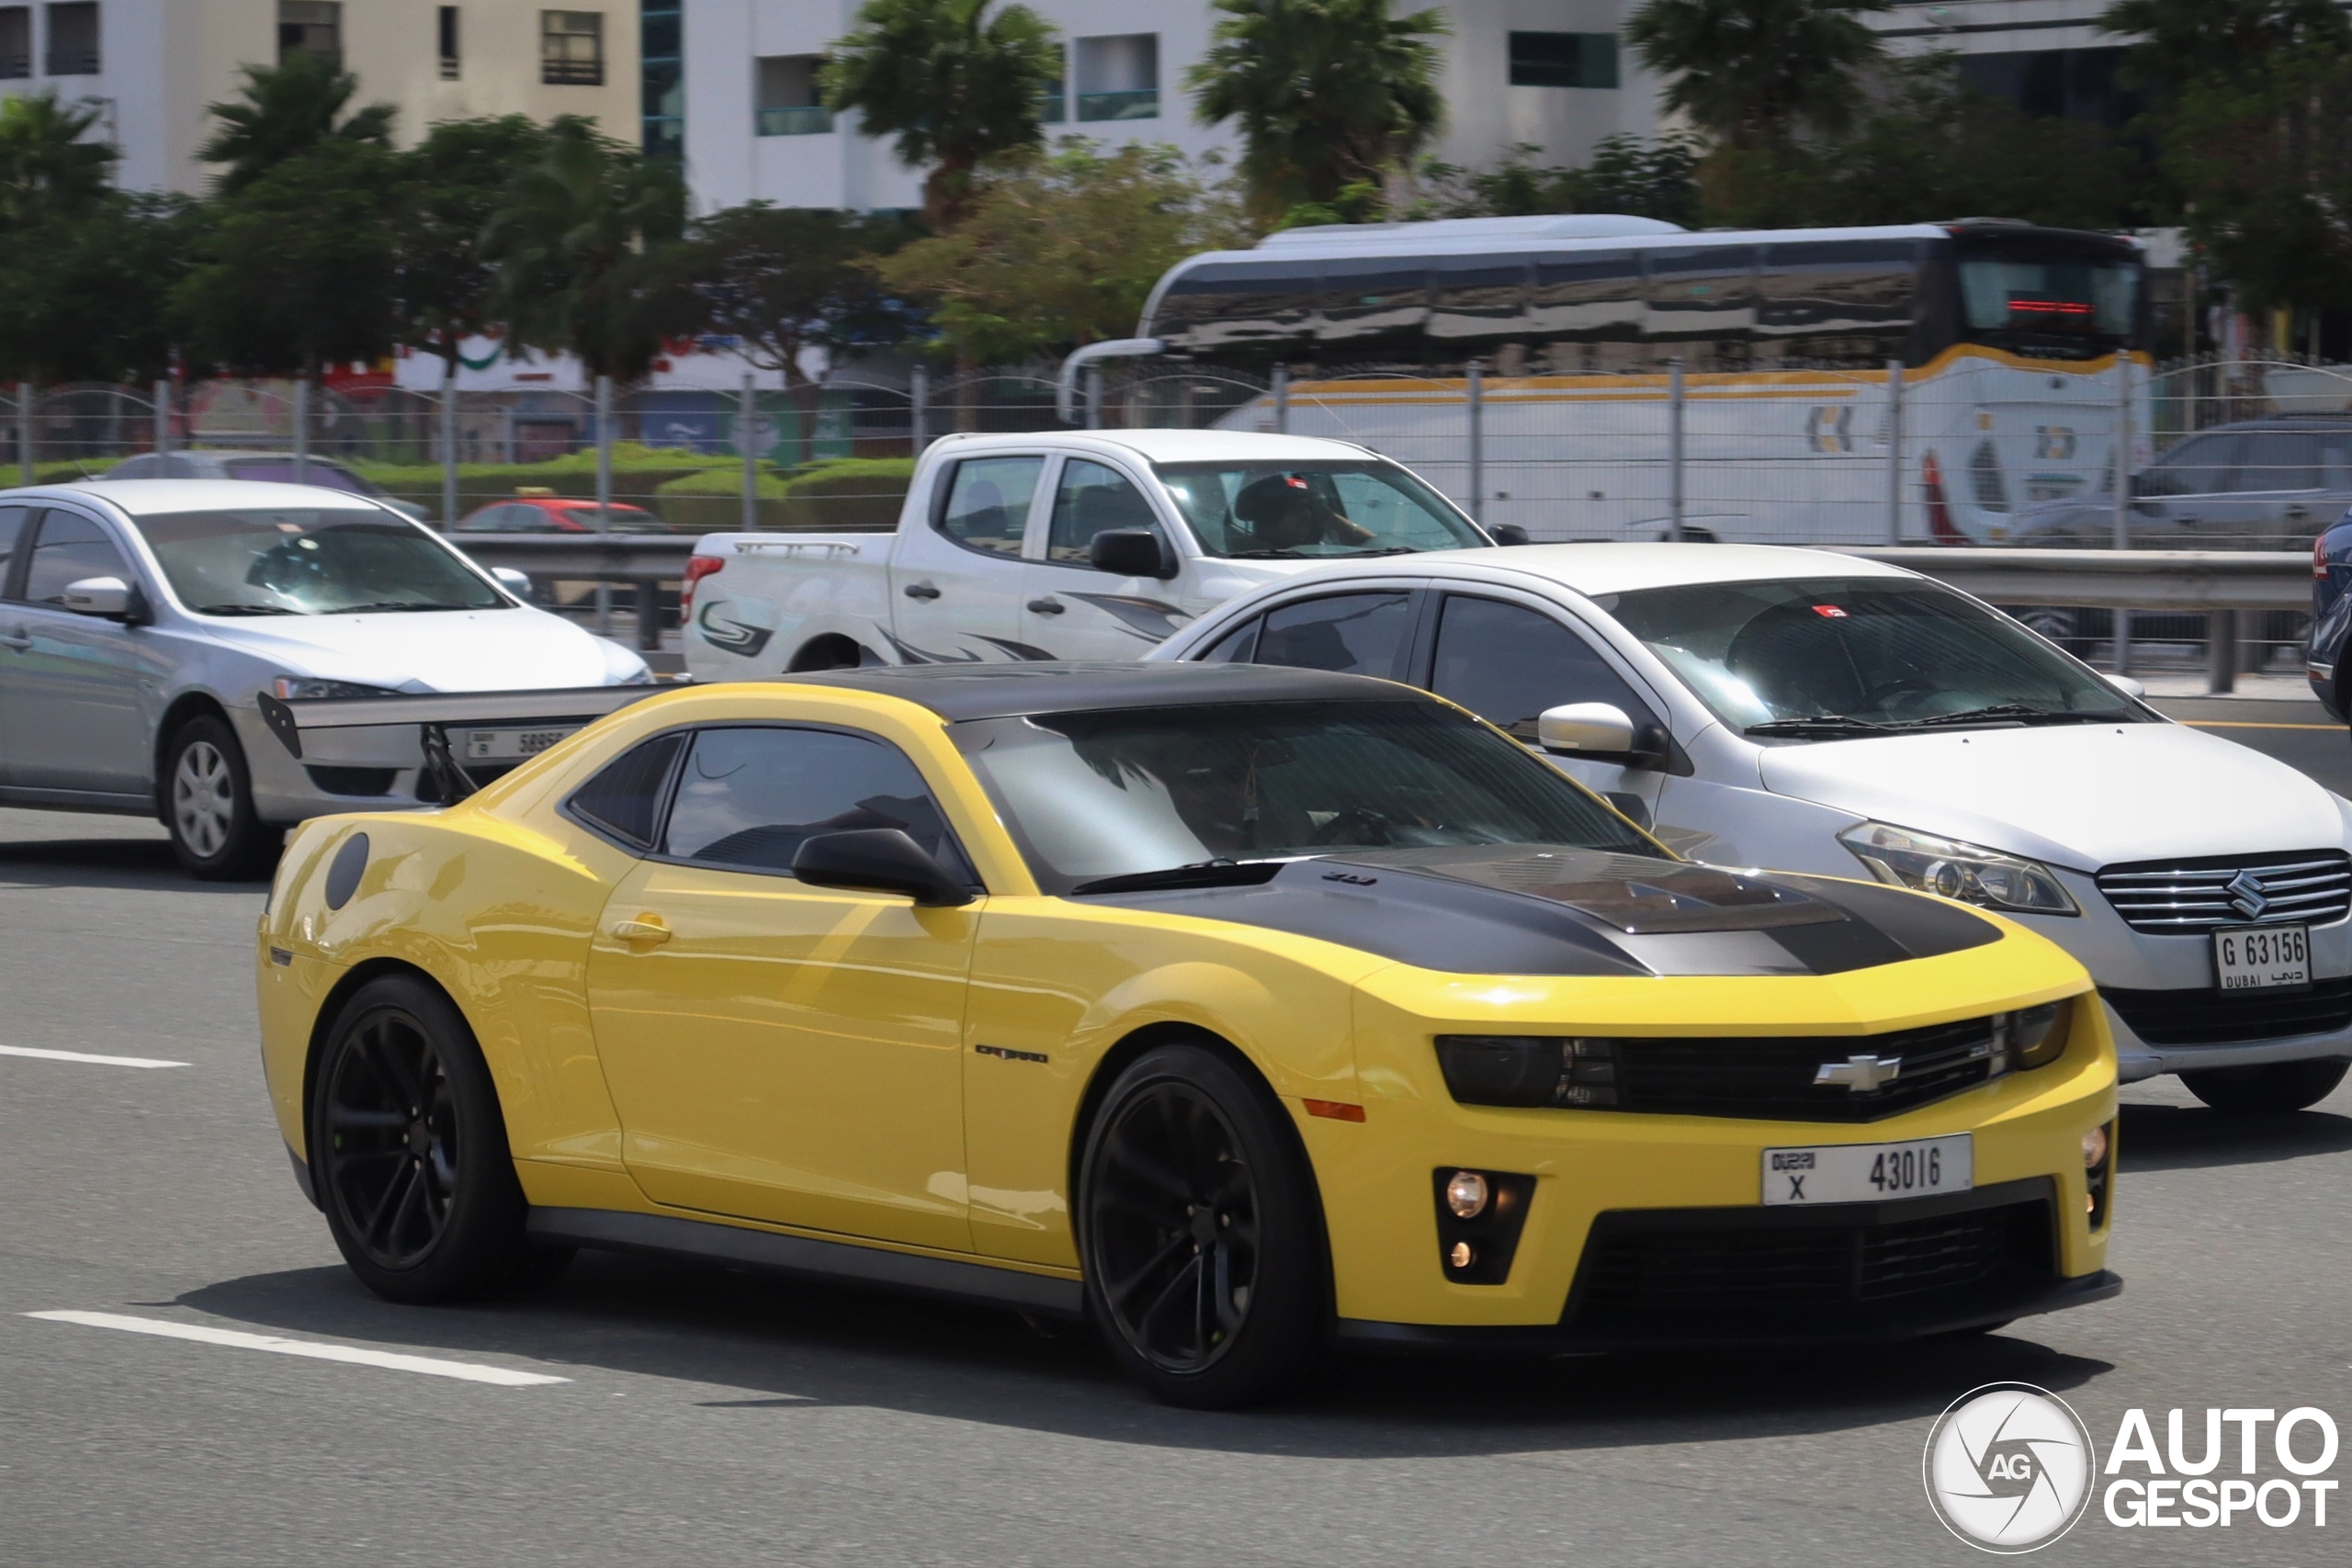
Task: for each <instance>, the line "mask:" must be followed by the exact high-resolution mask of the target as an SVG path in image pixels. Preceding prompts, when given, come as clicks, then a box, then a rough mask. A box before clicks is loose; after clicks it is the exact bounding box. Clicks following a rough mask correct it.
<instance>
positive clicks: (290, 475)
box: [223, 457, 383, 495]
mask: <svg viewBox="0 0 2352 1568" xmlns="http://www.w3.org/2000/svg"><path fill="white" fill-rule="evenodd" d="M223 466H224V468H226V470H227V472H228V475H229V477H230V478H231V479H254V480H258V481H261V482H265V483H268V484H282V485H292V484H305V485H317V486H319V487H320V488H321V489H322V490H340V491H350V492H351V493H352V494H353V495H380V494H381V493H383V492H382V491H379V490H378V489H377V488H376V487H375V486H374V485H371V484H369V483H368V481H367V480H366V479H361V478H360V477H359V476H358V475H357V474H355V473H353V472H352V471H351V470H350V469H349V468H345V467H343V466H342V465H341V464H339V463H330V462H327V461H325V460H323V459H322V458H318V457H312V458H311V459H310V460H309V461H308V462H305V463H297V462H295V460H294V459H293V458H291V457H232V458H231V459H230V460H229V461H228V462H227V463H226V464H225V465H223Z"/></svg>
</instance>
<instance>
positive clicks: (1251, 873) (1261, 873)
mask: <svg viewBox="0 0 2352 1568" xmlns="http://www.w3.org/2000/svg"><path fill="white" fill-rule="evenodd" d="M1286 864H1288V862H1287V861H1278V860H1252V861H1237V860H1234V859H1233V858H1232V857H1230V856H1227V855H1219V856H1218V857H1217V858H1216V859H1215V860H1203V861H1194V862H1193V863H1192V864H1190V865H1171V866H1167V867H1163V868H1162V869H1160V870H1159V871H1131V872H1127V873H1125V874H1123V875H1119V876H1098V877H1096V878H1095V879H1094V880H1093V881H1091V882H1081V883H1080V884H1079V885H1078V886H1075V887H1073V888H1071V889H1070V892H1071V893H1072V894H1073V895H1076V894H1083V893H1143V892H1148V891H1151V890H1153V889H1156V888H1161V887H1254V886H1260V885H1261V884H1264V883H1268V882H1272V880H1273V879H1274V876H1275V874H1277V873H1279V872H1280V871H1281V870H1282V868H1283V866H1284V865H1286Z"/></svg>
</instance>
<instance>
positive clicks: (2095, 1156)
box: [2083, 1127, 2107, 1170]
mask: <svg viewBox="0 0 2352 1568" xmlns="http://www.w3.org/2000/svg"><path fill="white" fill-rule="evenodd" d="M2106 1163H2107V1129H2106V1128H2104V1127H2094V1128H2092V1129H2091V1130H2090V1131H2089V1132H2087V1133H2085V1134H2083V1168H2084V1169H2085V1170H2097V1169H2098V1168H2099V1167H2100V1166H2103V1165H2105V1164H2106Z"/></svg>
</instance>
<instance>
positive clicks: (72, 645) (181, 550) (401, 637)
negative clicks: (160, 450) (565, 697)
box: [0, 479, 652, 877]
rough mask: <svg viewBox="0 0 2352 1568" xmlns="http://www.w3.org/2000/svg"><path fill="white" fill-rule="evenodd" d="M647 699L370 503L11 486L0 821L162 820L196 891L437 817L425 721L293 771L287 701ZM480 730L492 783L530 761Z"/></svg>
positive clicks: (416, 529) (6, 510)
mask: <svg viewBox="0 0 2352 1568" xmlns="http://www.w3.org/2000/svg"><path fill="white" fill-rule="evenodd" d="M651 680H652V676H651V675H650V672H649V671H647V669H646V666H645V662H644V660H641V659H639V657H638V656H637V655H636V654H634V653H632V652H630V651H629V650H628V649H624V648H622V647H620V646H619V645H618V644H616V643H613V642H609V641H606V640H605V639H604V638H601V637H594V636H591V635H590V634H589V633H588V632H586V631H584V630H582V629H581V628H580V627H578V626H573V625H572V624H571V623H570V622H569V621H565V620H563V619H561V618H560V617H559V616H556V615H549V614H548V613H547V612H545V611H543V610H538V609H534V608H532V607H531V606H530V605H528V604H525V603H524V602H523V601H522V600H521V599H520V598H519V597H517V596H516V594H515V593H514V592H510V590H509V589H508V588H507V587H506V586H505V585H504V584H503V583H502V582H501V581H499V580H498V579H497V578H496V577H494V576H493V575H492V574H491V573H489V572H486V571H484V570H481V568H479V567H477V566H476V565H474V563H473V562H472V561H470V560H469V559H467V558H466V557H465V556H463V555H462V554H460V553H459V552H458V551H457V550H456V549H455V548H453V547H450V546H449V545H447V544H446V543H444V542H443V541H442V540H441V538H440V537H439V536H437V535H435V534H434V533H432V532H431V531H430V530H428V529H425V528H423V527H420V526H419V525H417V524H415V523H414V522H413V521H412V520H410V519H409V518H407V517H405V516H403V515H401V513H398V512H395V511H393V510H391V509H390V508H389V507H386V506H384V505H381V504H380V503H379V502H375V501H373V500H370V499H368V498H367V497H365V496H359V495H354V494H351V493H348V492H346V491H334V490H326V489H322V488H319V487H315V486H307V485H290V484H264V483H250V482H244V481H240V480H219V479H130V480H120V481H98V482H93V483H88V484H70V485H53V486H41V487H36V488H33V489H28V490H16V491H0V803H5V804H6V805H10V806H29V807H49V808H52V809H56V810H62V811H100V812H120V813H125V814H132V815H138V816H153V817H156V818H160V819H161V820H162V821H163V823H164V826H165V827H166V828H167V829H170V832H171V837H172V845H173V848H174V849H175V851H176V852H177V853H178V855H179V858H180V861H181V863H183V864H185V865H186V866H187V868H188V869H189V870H190V871H192V872H194V873H195V874H198V875H199V876H206V877H230V876H243V875H252V874H259V873H261V872H264V871H266V870H267V869H268V867H269V865H270V864H271V863H272V862H274V860H275V859H276V856H277V849H278V845H279V842H280V840H281V839H282V837H283V831H284V829H285V828H286V827H287V826H288V825H289V824H291V823H294V822H297V821H300V820H301V819H302V818H307V817H315V816H321V815H323V814H325V813H328V812H334V811H348V810H370V809H372V810H382V809H385V808H387V807H402V806H406V807H414V806H417V805H419V804H420V803H421V801H430V800H432V799H434V798H436V797H435V795H434V794H433V792H432V790H431V788H430V785H429V780H428V778H427V774H428V766H427V761H426V758H425V755H424V739H423V737H422V736H421V735H420V732H419V730H418V728H417V727H416V726H414V725H410V726H407V727H405V728H400V727H390V728H368V729H361V730H355V731H352V732H350V739H349V740H348V741H347V742H346V743H345V745H344V747H343V748H342V750H339V751H335V752H333V753H332V754H327V755H321V754H320V753H319V751H318V750H315V749H313V750H310V751H308V752H302V753H301V754H299V755H298V752H300V750H301V749H300V748H299V747H297V746H293V745H288V744H285V743H284V739H285V738H284V736H283V735H282V734H273V732H272V729H271V728H270V726H269V724H268V722H267V721H266V718H265V716H264V715H265V710H266V709H267V708H269V707H271V706H272V705H276V704H283V703H288V702H291V703H298V704H299V703H300V702H304V701H316V700H320V699H329V700H344V699H353V698H365V697H374V696H390V695H393V694H418V693H431V692H501V691H519V690H524V689H542V688H551V687H583V686H615V685H635V684H642V683H647V682H650V681H651ZM280 712H281V716H282V714H283V710H282V709H281V710H280ZM471 733H472V734H474V735H481V736H487V737H488V739H486V740H483V741H481V743H480V745H479V746H478V748H477V752H476V754H477V755H480V756H483V757H487V758H490V759H491V761H492V767H493V768H494V767H495V766H496V765H497V763H498V762H499V761H503V759H501V758H500V757H499V756H498V751H499V747H500V743H501V742H502V741H503V740H508V739H512V740H513V742H514V744H515V746H526V745H527V744H528V741H527V739H526V738H525V737H524V736H523V735H522V734H521V732H520V731H517V732H516V734H515V736H513V737H508V736H506V735H504V734H503V732H498V731H475V732H471ZM520 754H521V753H520V751H518V752H517V756H518V757H519V755H520Z"/></svg>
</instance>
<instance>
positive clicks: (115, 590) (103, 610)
mask: <svg viewBox="0 0 2352 1568" xmlns="http://www.w3.org/2000/svg"><path fill="white" fill-rule="evenodd" d="M64 597H65V607H66V608H67V609H69V610H71V611H73V612H74V614H75V615H96V616H99V617H101V618H102V619H105V620H109V621H130V620H133V619H144V618H145V617H144V615H142V614H141V612H143V611H144V610H145V609H146V596H145V595H144V594H142V593H141V592H139V590H137V589H136V588H133V587H132V586H131V585H130V583H128V582H125V581H123V580H122V579H120V578H119V577H85V578H83V579H81V580H80V581H75V582H69V583H67V584H66V585H65V595H64Z"/></svg>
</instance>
